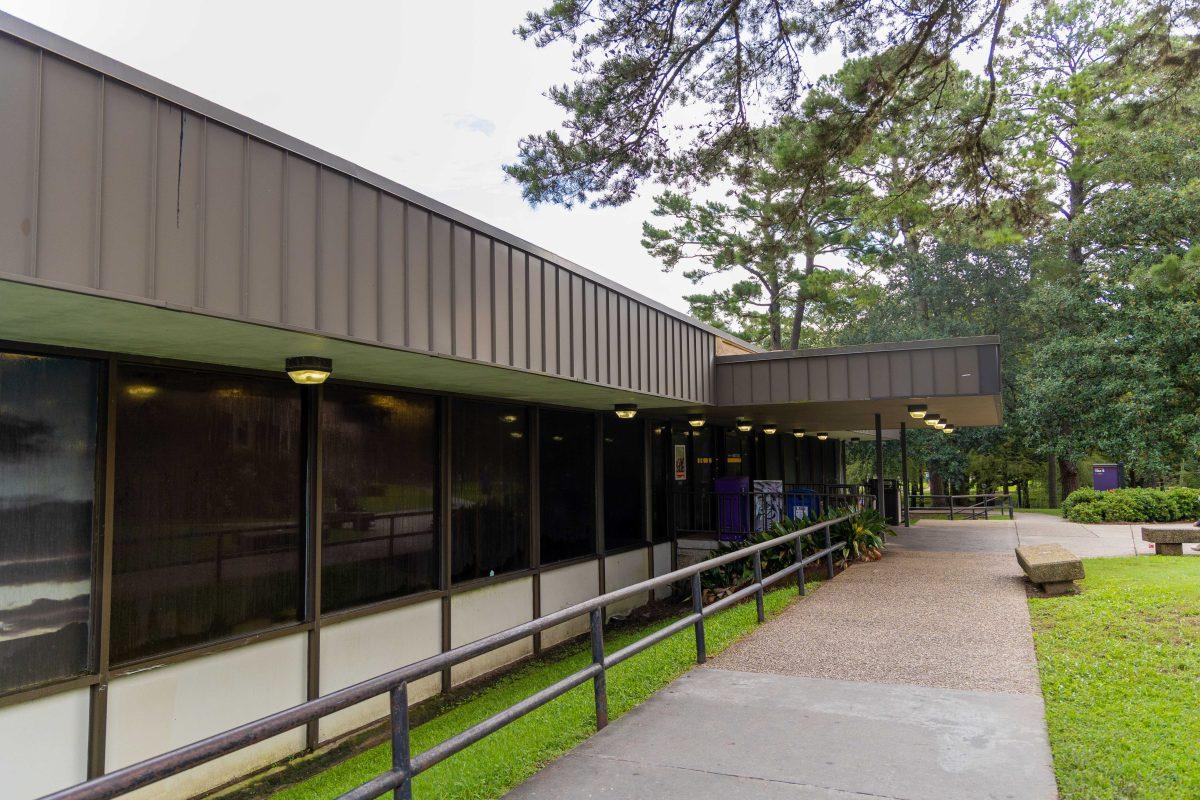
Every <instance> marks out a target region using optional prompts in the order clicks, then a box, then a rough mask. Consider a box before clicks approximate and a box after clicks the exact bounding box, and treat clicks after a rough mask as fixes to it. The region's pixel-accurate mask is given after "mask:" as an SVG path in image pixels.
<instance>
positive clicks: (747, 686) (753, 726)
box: [509, 515, 1132, 800]
mask: <svg viewBox="0 0 1200 800" xmlns="http://www.w3.org/2000/svg"><path fill="white" fill-rule="evenodd" d="M1022 525H1023V519H1022V515H1018V518H1017V521H1016V524H1015V525H1014V524H1013V523H1012V522H1008V521H1004V522H982V521H980V522H953V523H950V522H946V523H944V524H938V523H933V522H932V521H930V522H922V523H920V524H919V525H917V526H915V527H914V528H912V529H910V530H908V531H903V532H902V533H901V534H900V536H899V537H897V538H895V539H892V540H891V542H890V544H889V548H888V555H887V557H886V558H884V559H883V560H882V561H880V562H877V563H874V564H858V565H855V566H853V567H851V568H850V569H849V570H848V571H847V572H845V573H843V574H842V575H840V576H838V577H837V579H835V580H834V581H832V582H831V583H829V584H828V585H826V586H824V587H822V588H821V589H820V591H818V592H816V593H814V594H813V595H812V596H810V597H808V598H806V599H804V600H803V601H801V602H799V603H796V604H795V605H793V606H792V607H790V608H789V609H788V610H787V611H785V612H784V613H783V614H782V615H780V616H779V617H777V618H776V619H774V620H772V621H770V622H768V623H767V624H765V625H763V626H762V627H760V628H759V629H758V630H757V631H755V632H754V633H753V634H751V635H750V636H749V637H747V638H746V639H744V640H742V641H741V642H740V643H738V644H737V645H735V646H733V647H731V648H730V649H729V650H727V651H725V652H724V653H722V654H720V655H719V656H717V657H716V658H714V659H712V660H711V661H710V662H709V664H708V665H707V666H705V667H703V668H699V669H695V670H692V671H691V672H690V673H688V674H687V675H685V676H684V677H682V678H680V679H679V680H678V681H676V682H675V683H673V684H671V685H670V686H669V687H667V688H666V689H664V690H663V691H661V692H659V693H658V694H657V695H655V696H654V697H652V698H651V699H650V700H649V701H647V702H646V703H645V704H643V705H642V706H639V707H638V708H636V709H634V710H633V711H631V712H629V713H628V714H626V715H625V716H624V717H622V718H621V719H619V720H617V721H616V722H614V723H613V724H612V725H610V726H609V727H608V728H606V729H605V730H604V731H601V732H600V733H598V734H597V735H596V736H594V737H592V738H591V739H590V740H588V741H587V742H585V743H584V744H582V745H580V746H579V747H577V748H576V749H575V750H574V751H572V752H571V753H569V754H568V755H566V756H564V757H563V758H561V759H559V760H558V761H556V762H555V763H553V764H551V765H550V766H549V767H547V768H546V769H545V770H543V771H542V772H541V773H539V774H538V775H536V776H534V777H533V778H532V779H530V780H529V781H528V782H526V783H525V784H524V785H523V786H520V787H518V788H517V789H516V790H515V791H513V792H512V793H511V794H510V795H509V797H510V798H513V799H514V800H551V798H554V799H555V800H557V799H558V798H566V797H570V798H596V799H599V798H605V799H606V800H618V799H620V800H634V798H639V799H640V798H656V800H658V799H662V800H676V799H678V800H695V798H699V797H704V798H707V797H719V798H722V800H731V799H732V798H766V799H767V800H776V799H778V800H785V799H786V800H866V798H875V799H876V800H879V798H884V799H885V800H887V799H891V800H965V799H966V798H971V800H976V799H979V800H982V799H983V798H996V799H997V800H999V799H1000V798H1011V799H1012V800H1052V798H1054V797H1056V787H1055V782H1054V773H1053V769H1052V765H1051V760H1050V749H1049V744H1048V741H1047V737H1046V725H1045V719H1044V714H1043V709H1042V699H1041V694H1040V691H1039V688H1038V680H1037V670H1036V663H1035V661H1034V654H1033V642H1032V637H1031V634H1030V629H1029V615H1028V610H1027V607H1026V603H1025V590H1024V586H1023V584H1022V579H1021V574H1020V569H1019V568H1018V567H1017V564H1016V559H1015V558H1014V557H1013V555H1012V547H1014V546H1015V544H1016V541H1017V537H1018V535H1019V533H1018V532H1019V529H1020V528H1021V526H1022ZM951 526H952V527H951ZM1031 535H1032V534H1031ZM1131 546H1132V545H1131Z"/></svg>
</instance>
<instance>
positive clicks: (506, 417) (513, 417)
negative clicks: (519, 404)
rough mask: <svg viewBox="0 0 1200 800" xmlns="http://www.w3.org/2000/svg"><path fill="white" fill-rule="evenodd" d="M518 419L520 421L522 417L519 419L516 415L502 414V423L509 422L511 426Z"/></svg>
mask: <svg viewBox="0 0 1200 800" xmlns="http://www.w3.org/2000/svg"><path fill="white" fill-rule="evenodd" d="M518 419H520V417H518V416H517V415H516V414H501V415H500V421H501V422H507V423H508V424H509V425H512V424H513V423H514V422H516V421H517V420H518Z"/></svg>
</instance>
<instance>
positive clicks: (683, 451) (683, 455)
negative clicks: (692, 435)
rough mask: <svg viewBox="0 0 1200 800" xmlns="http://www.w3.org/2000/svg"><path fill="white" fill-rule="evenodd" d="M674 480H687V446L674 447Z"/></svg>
mask: <svg viewBox="0 0 1200 800" xmlns="http://www.w3.org/2000/svg"><path fill="white" fill-rule="evenodd" d="M675 480H677V481H686V480H687V445H686V444H677V445H675Z"/></svg>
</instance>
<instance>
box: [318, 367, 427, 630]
mask: <svg viewBox="0 0 1200 800" xmlns="http://www.w3.org/2000/svg"><path fill="white" fill-rule="evenodd" d="M324 391H325V395H324V398H323V399H322V405H321V438H322V453H321V455H322V461H323V462H324V468H323V470H322V475H321V481H322V489H323V491H322V494H323V498H324V500H323V503H322V514H323V516H324V525H323V527H322V532H321V542H322V548H323V549H322V553H321V564H322V586H321V607H322V608H323V609H324V610H325V611H336V610H338V609H343V608H348V607H350V606H355V605H362V604H363V603H370V602H373V601H376V600H386V599H388V598H392V597H399V596H401V595H405V594H412V593H413V592H419V591H423V590H426V589H432V588H433V587H434V586H435V585H436V582H437V537H436V535H435V532H436V526H435V525H434V515H433V510H434V479H435V476H436V473H437V419H436V417H437V414H436V409H435V405H434V400H433V398H431V397H424V396H421V395H406V394H394V393H391V392H381V391H374V390H365V389H357V388H352V387H345V386H327V387H325V390H324Z"/></svg>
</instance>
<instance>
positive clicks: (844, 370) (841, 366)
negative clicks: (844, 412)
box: [822, 356, 850, 400]
mask: <svg viewBox="0 0 1200 800" xmlns="http://www.w3.org/2000/svg"><path fill="white" fill-rule="evenodd" d="M822 360H823V361H824V362H825V368H826V370H827V371H828V374H829V399H830V400H848V399H849V398H850V365H849V362H848V360H847V358H846V356H828V357H827V358H824V359H822Z"/></svg>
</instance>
